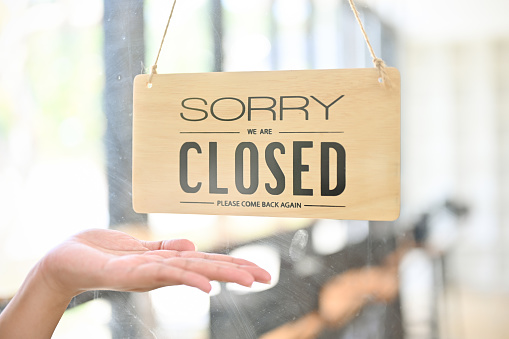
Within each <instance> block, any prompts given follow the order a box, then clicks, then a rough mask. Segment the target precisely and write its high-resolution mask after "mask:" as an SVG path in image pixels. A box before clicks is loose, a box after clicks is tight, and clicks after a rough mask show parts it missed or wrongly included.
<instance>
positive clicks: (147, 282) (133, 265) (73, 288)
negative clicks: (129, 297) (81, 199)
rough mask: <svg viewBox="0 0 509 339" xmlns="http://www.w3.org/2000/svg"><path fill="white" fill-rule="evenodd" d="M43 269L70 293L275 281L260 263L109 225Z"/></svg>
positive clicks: (75, 240) (47, 260) (70, 244)
mask: <svg viewBox="0 0 509 339" xmlns="http://www.w3.org/2000/svg"><path fill="white" fill-rule="evenodd" d="M39 271H40V274H41V275H42V276H43V277H44V280H45V281H46V282H47V284H48V285H49V286H50V287H53V288H54V289H55V290H57V291H59V292H60V293H67V294H69V295H76V294H78V293H80V292H83V291H86V290H116V291H135V292H142V291H149V290H153V289H156V288H159V287H163V286H169V285H181V284H182V285H188V286H192V287H197V288H199V289H200V290H202V291H204V292H210V289H211V286H210V280H219V281H228V282H235V283H238V284H240V285H244V286H251V285H252V283H253V282H254V281H258V282H262V283H268V282H269V281H270V275H269V274H268V273H267V272H266V271H265V270H263V269H261V268H260V267H258V266H256V265H255V264H253V263H251V262H249V261H247V260H243V259H236V258H232V257H229V256H226V255H219V254H208V253H201V252H196V251H195V246H194V244H193V243H192V242H190V241H189V240H182V239H180V240H165V241H142V240H138V239H136V238H133V237H131V236H129V235H127V234H125V233H123V232H119V231H113V230H103V229H94V230H87V231H84V232H82V233H79V234H77V235H75V236H73V237H71V238H70V239H68V240H67V241H65V242H64V243H62V244H61V245H59V246H58V247H56V248H55V249H53V250H52V251H51V252H49V253H48V254H47V255H46V256H45V257H44V258H43V259H42V260H41V262H40V263H39Z"/></svg>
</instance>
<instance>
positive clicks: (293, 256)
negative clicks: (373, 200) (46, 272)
mask: <svg viewBox="0 0 509 339" xmlns="http://www.w3.org/2000/svg"><path fill="white" fill-rule="evenodd" d="M356 3H357V6H358V9H359V11H360V12H361V18H362V20H363V21H364V23H365V27H366V30H367V33H368V35H369V37H370V39H371V42H372V44H373V47H374V49H375V51H376V53H377V56H379V57H381V58H383V59H384V60H385V62H386V63H387V64H388V65H389V66H394V67H397V68H398V69H399V70H400V72H401V79H402V80H401V97H402V112H401V136H402V139H401V145H402V146H401V152H402V153H401V159H402V172H401V175H402V183H401V187H402V191H401V194H402V199H401V201H402V206H401V208H402V209H401V217H400V218H399V220H397V221H396V222H393V223H375V222H369V223H368V222H360V221H333V220H309V219H276V218H254V217H253V218H249V217H217V216H192V215H148V216H147V215H138V214H135V213H134V212H133V211H132V209H131V196H130V194H131V193H130V192H131V186H130V185H131V184H130V176H131V172H130V171H131V169H130V166H131V165H130V161H131V154H130V152H131V151H130V149H131V136H130V133H131V118H132V80H133V78H134V76H135V75H136V74H139V73H146V72H147V69H149V68H150V66H151V65H152V63H153V62H154V59H155V56H156V53H157V49H158V47H159V43H160V39H161V37H162V33H163V31H164V27H165V25H166V20H167V18H168V15H169V12H170V9H171V5H172V2H171V1H168V0H166V1H162V0H146V1H140V0H125V1H119V0H104V1H103V0H89V1H85V2H84V1H78V0H0V65H1V70H0V213H1V217H0V300H1V301H0V309H1V308H2V307H4V306H5V304H6V303H7V302H8V300H9V299H10V298H11V297H12V295H13V294H14V293H15V292H16V290H17V288H18V287H19V286H20V284H21V282H22V280H23V278H24V277H25V275H26V273H27V272H28V270H29V269H30V268H31V266H32V265H33V264H34V263H35V262H36V261H37V260H38V259H39V258H41V256H43V255H44V253H45V252H47V251H48V250H49V249H50V248H52V247H53V246H55V245H56V244H58V243H60V242H61V241H62V240H64V239H65V238H67V237H69V236H70V235H72V234H74V233H76V232H78V231H80V230H83V229H87V228H92V227H94V228H115V229H122V230H124V231H127V232H129V233H131V234H133V235H135V236H138V237H141V238H144V239H160V238H172V237H186V238H189V239H191V240H193V241H194V242H195V243H197V244H198V248H199V249H200V250H207V251H208V250H210V251H218V252H222V253H230V254H234V255H236V256H241V257H246V258H250V259H252V260H253V261H255V262H257V263H259V264H260V265H262V266H263V267H266V268H268V269H269V270H270V271H271V272H272V275H273V277H275V279H274V280H273V282H272V285H271V286H269V289H267V288H266V287H265V289H266V290H265V291H262V288H261V287H259V286H257V287H256V288H255V289H254V291H245V290H242V289H239V288H238V287H236V286H230V285H225V284H219V283H218V284H216V285H215V289H214V291H213V293H212V296H211V297H209V296H207V295H205V294H203V293H199V292H197V291H194V290H192V289H187V288H184V287H172V288H163V289H159V290H157V291H154V292H151V293H149V294H133V295H131V294H112V293H106V292H95V293H92V294H89V295H84V296H81V297H80V298H76V300H74V301H73V303H72V305H71V306H72V307H70V308H69V310H68V311H67V312H66V314H65V315H64V318H63V319H62V321H61V323H60V325H59V327H58V328H57V330H56V332H55V335H54V338H91V337H93V338H128V337H130V338H145V337H146V338H177V339H181V338H183V339H186V338H189V339H192V338H241V339H246V338H258V337H262V336H265V337H264V338H301V339H302V338H392V339H393V338H460V339H464V338H468V339H470V338H472V339H477V338H495V339H496V338H507V333H509V323H508V322H507V319H509V209H508V208H507V207H509V63H508V60H509V20H507V18H506V16H507V13H509V2H507V1H504V0H485V1H482V2H479V1H457V0H443V1H437V0H429V1H416V0H406V1H401V0H365V1H361V0H357V1H356ZM357 67H373V65H372V63H371V58H370V55H369V52H368V50H367V48H366V45H365V42H364V40H363V38H362V35H361V33H360V30H359V28H358V26H357V24H356V22H355V19H354V16H353V14H352V12H351V10H350V8H349V5H348V3H347V1H345V0H258V1H247V0H222V1H221V0H187V1H180V2H178V3H177V5H176V8H175V14H174V17H173V19H172V23H171V25H170V29H169V32H168V36H167V37H166V41H165V45H164V47H163V50H162V53H161V58H160V59H159V63H158V72H159V73H177V72H210V71H257V70H283V69H329V68H357ZM395 253H396V254H398V253H400V254H401V255H396V256H394V254H395ZM391 254H392V255H393V256H392V257H391ZM394 257H397V260H395V262H396V263H395V264H394V265H396V266H397V272H398V274H397V282H395V285H394V286H395V287H394V286H393V287H394V288H396V293H389V295H390V297H387V298H383V297H380V295H379V293H378V292H376V289H377V288H378V287H380V286H381V285H382V283H383V282H384V281H385V280H384V279H385V278H384V277H386V276H375V278H373V281H374V282H375V287H372V290H370V291H371V292H369V293H366V294H365V295H364V296H363V299H362V300H363V301H362V306H363V307H360V306H359V305H357V304H356V303H355V302H353V301H352V302H351V303H350V304H349V301H348V300H347V299H348V298H347V296H351V295H353V294H355V293H354V292H352V290H351V289H348V288H347V289H346V292H344V293H346V294H344V295H341V293H339V292H338V293H339V294H338V295H340V297H337V298H338V299H337V301H336V302H335V303H334V304H335V305H343V306H344V307H345V309H349V310H353V311H354V312H353V313H352V314H349V313H348V312H349V311H348V312H347V311H345V312H344V313H343V317H339V316H338V317H336V318H334V317H333V318H334V319H333V320H331V319H329V320H328V321H326V322H324V320H323V319H324V317H326V312H325V311H324V309H323V308H324V303H323V302H322V301H321V300H322V299H321V298H322V297H323V296H324V295H325V292H327V291H328V290H327V289H326V288H325V287H327V286H329V287H330V286H333V285H334V283H333V282H334V281H339V283H338V285H337V286H339V285H341V284H342V283H344V281H346V280H347V278H345V277H348V276H350V277H351V276H352V274H350V275H348V274H347V273H352V272H354V273H359V272H363V273H362V274H364V273H365V272H366V271H362V269H363V268H379V267H382V268H384V269H385V268H387V269H388V270H389V268H388V267H389V266H391V265H392V264H388V263H389V262H390V260H389V259H388V258H394ZM391 267H392V266H391ZM389 271H390V270H389ZM370 272H371V271H370ZM384 272H385V271H384ZM341 277H343V280H334V279H335V278H337V279H339V278H341ZM352 279H353V278H352ZM362 279H364V278H362ZM366 279H367V278H366ZM368 280H369V279H368ZM363 281H365V279H364V280H363ZM343 285H344V284H343ZM343 285H341V286H343ZM347 285H348V284H347ZM389 285H390V284H389ZM391 286H392V285H391ZM366 288H367V287H366ZM370 288H371V287H370ZM340 289H341V288H339V290H340ZM368 289H369V288H368ZM389 289H390V288H389ZM345 296H346V297H345ZM366 296H367V297H366ZM330 298H333V297H330ZM327 300H332V299H327ZM169 305H170V306H169ZM172 306H173V307H172ZM324 312H325V313H324ZM331 312H333V311H331ZM338 312H339V311H338ZM339 313H341V312H339ZM307 321H309V323H308V322H307ZM302 324H304V325H305V326H304V325H302ZM301 325H302V326H304V327H302V328H305V329H316V331H314V332H313V331H311V332H313V333H305V332H306V331H302V330H300V329H301V327H299V326H301ZM285 326H286V327H285ZM292 326H293V327H292ZM292 331H293V332H292Z"/></svg>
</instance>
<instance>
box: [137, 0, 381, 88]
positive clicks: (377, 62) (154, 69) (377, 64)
mask: <svg viewBox="0 0 509 339" xmlns="http://www.w3.org/2000/svg"><path fill="white" fill-rule="evenodd" d="M348 2H349V3H350V7H351V8H352V11H353V14H354V15H355V19H357V23H358V24H359V27H360V28H361V31H362V35H363V36H364V40H366V44H367V45H368V48H369V52H370V53H371V57H372V58H373V64H374V65H375V67H376V68H377V69H378V74H379V77H380V80H381V82H382V84H384V85H386V86H390V78H389V75H388V74H387V70H386V65H385V62H384V61H383V60H382V59H380V58H377V56H376V55H375V51H374V50H373V47H372V46H371V43H370V42H369V38H368V34H367V33H366V31H365V30H364V26H363V25H362V21H361V19H360V17H359V12H358V11H357V8H356V7H355V4H354V2H353V0H348ZM176 3H177V0H174V1H173V6H172V8H171V12H170V16H169V17H168V22H167V23H166V28H165V29H164V34H163V38H162V40H161V45H160V46H159V51H158V52H157V57H156V61H155V62H154V65H153V66H152V67H151V69H150V76H149V77H148V82H147V86H148V87H152V77H153V76H154V74H157V62H158V61H159V55H161V49H162V48H163V43H164V38H165V37H166V33H168V27H169V26H170V21H171V17H172V16H173V10H174V9H175V4H176Z"/></svg>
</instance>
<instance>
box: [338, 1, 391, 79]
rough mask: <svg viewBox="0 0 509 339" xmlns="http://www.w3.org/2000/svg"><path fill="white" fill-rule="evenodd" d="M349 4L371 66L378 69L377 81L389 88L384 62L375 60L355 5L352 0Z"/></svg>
mask: <svg viewBox="0 0 509 339" xmlns="http://www.w3.org/2000/svg"><path fill="white" fill-rule="evenodd" d="M348 2H349V3H350V8H352V11H353V14H354V15H355V19H357V23H358V24H359V27H360V28H361V31H362V35H363V36H364V40H366V44H367V45H368V48H369V53H371V57H372V58H373V64H374V65H375V67H376V68H377V69H378V74H379V77H380V78H379V79H380V80H381V82H382V84H384V85H385V86H390V78H389V75H388V74H387V70H386V65H385V62H384V61H383V60H382V59H380V58H377V57H376V55H375V51H374V50H373V47H372V46H371V43H370V42H369V38H368V34H367V33H366V31H365V30H364V26H363V25H362V21H361V18H360V17H359V12H358V11H357V8H356V7H355V4H354V2H353V0H348Z"/></svg>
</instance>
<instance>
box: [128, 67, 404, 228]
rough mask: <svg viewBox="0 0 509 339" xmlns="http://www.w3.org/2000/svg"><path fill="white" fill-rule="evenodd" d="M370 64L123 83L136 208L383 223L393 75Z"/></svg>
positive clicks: (393, 198)
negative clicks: (383, 77) (129, 92)
mask: <svg viewBox="0 0 509 339" xmlns="http://www.w3.org/2000/svg"><path fill="white" fill-rule="evenodd" d="M387 70H388V73H389V76H390V79H391V86H390V87H384V86H382V85H380V84H379V83H378V81H377V79H378V72H377V70H376V69H375V68H369V69H344V70H311V71H308V70H305V71H273V72H240V73H233V72H232V73H228V72H226V73H202V74H156V75H154V77H153V79H152V84H151V86H148V85H147V82H148V75H139V76H137V77H136V79H135V81H134V121H133V201H134V209H135V210H136V211H137V212H140V213H141V212H143V213H157V212H170V213H193V214H225V215H252V216H280V217H309V218H330V219H358V220H394V219H396V218H397V217H398V215H399V206H400V77H399V72H398V71H397V70H396V69H395V68H388V69H387Z"/></svg>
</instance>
